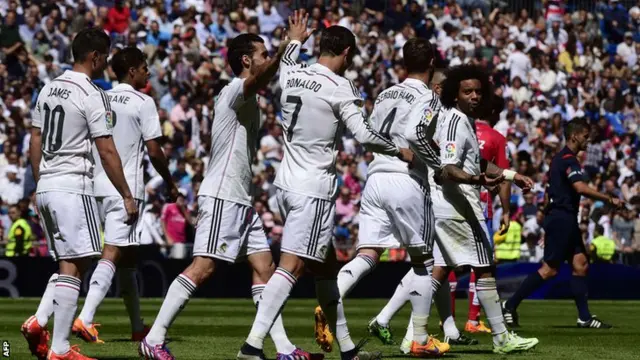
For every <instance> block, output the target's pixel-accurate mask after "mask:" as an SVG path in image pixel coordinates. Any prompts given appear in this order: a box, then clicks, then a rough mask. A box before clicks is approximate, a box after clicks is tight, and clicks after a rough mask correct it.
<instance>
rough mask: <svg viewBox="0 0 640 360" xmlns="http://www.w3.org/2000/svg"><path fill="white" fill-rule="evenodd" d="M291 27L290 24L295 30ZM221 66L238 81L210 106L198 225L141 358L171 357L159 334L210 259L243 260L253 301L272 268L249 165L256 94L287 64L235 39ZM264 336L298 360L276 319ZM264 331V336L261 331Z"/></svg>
mask: <svg viewBox="0 0 640 360" xmlns="http://www.w3.org/2000/svg"><path fill="white" fill-rule="evenodd" d="M297 24H298V23H295V24H294V25H297ZM294 25H292V27H291V29H290V31H289V36H290V37H291V38H292V39H296V40H299V41H302V40H305V38H306V36H307V34H306V27H305V26H304V25H303V26H294ZM228 46H229V52H228V55H227V58H228V61H229V65H230V66H231V69H232V70H233V72H234V73H235V74H236V76H238V77H237V78H234V79H233V80H232V81H231V82H230V83H229V84H228V85H227V86H225V87H224V88H223V89H222V91H221V92H220V95H219V97H218V100H217V101H216V106H215V118H214V121H213V124H214V125H213V127H212V129H211V160H210V161H209V166H208V167H207V174H206V175H205V179H204V181H203V182H202V186H201V187H200V192H199V193H198V207H199V214H198V224H197V225H196V238H195V243H194V247H193V256H194V257H193V262H192V263H191V265H189V267H187V269H185V270H184V272H183V273H182V274H180V275H178V277H177V278H176V279H175V280H174V281H173V283H172V284H171V286H170V287H169V291H168V292H167V296H166V297H165V300H164V302H163V303H162V307H161V308H160V312H159V313H158V316H157V317H156V320H155V322H154V324H153V327H152V328H151V331H150V332H149V334H148V335H147V336H146V337H145V338H144V340H143V341H142V342H141V343H140V345H139V352H140V355H141V356H143V357H144V358H146V359H162V360H166V359H174V357H173V355H171V353H170V352H169V349H168V348H167V346H166V344H165V339H166V334H167V330H168V329H169V327H170V326H171V324H172V323H173V321H174V320H175V318H176V316H177V315H178V313H179V312H180V311H181V310H182V309H183V308H184V307H185V305H186V303H187V302H188V301H189V299H190V298H191V296H192V295H193V293H194V292H195V291H196V289H197V288H198V287H199V286H200V285H202V284H203V283H204V282H205V281H206V280H207V279H209V278H210V277H211V275H212V274H213V272H214V270H215V260H222V261H227V262H235V261H236V260H238V259H241V258H243V257H245V256H246V257H247V260H248V262H249V263H250V264H251V266H252V268H253V287H252V289H251V290H252V294H253V299H254V301H255V302H256V303H260V304H262V300H260V295H261V293H262V291H263V289H264V288H265V284H266V283H267V281H268V280H269V278H270V277H271V275H272V274H273V270H274V265H273V259H272V257H271V251H270V249H269V244H268V243H267V239H266V236H265V233H264V229H263V227H262V221H261V220H260V217H259V216H258V214H257V213H256V211H255V210H254V209H253V207H252V205H251V195H250V194H251V179H252V178H253V176H252V173H251V161H252V159H253V158H254V155H255V152H256V143H257V135H258V130H259V128H260V113H259V109H258V104H257V101H256V92H257V91H258V90H259V89H261V88H262V87H264V86H265V85H267V83H268V82H269V81H270V80H271V78H272V77H273V76H274V75H275V73H276V72H277V71H278V65H279V63H280V62H281V61H282V63H293V61H295V59H296V58H295V57H293V56H292V54H291V52H287V53H286V54H285V52H284V49H285V46H286V43H285V44H283V45H282V46H281V47H280V49H278V53H277V56H276V57H274V58H270V57H269V54H268V52H267V50H266V48H265V46H264V41H263V40H262V38H261V37H260V36H257V35H252V34H242V35H239V36H237V37H236V38H234V39H232V40H231V41H229V43H228ZM274 320H275V323H274V324H273V327H271V326H270V327H269V329H270V330H271V338H272V339H273V340H274V342H275V345H276V349H277V351H278V355H277V359H278V360H297V359H306V358H308V357H309V356H310V354H309V353H307V352H304V351H302V350H300V349H298V348H296V347H295V346H294V345H293V344H291V342H290V341H289V339H288V338H287V336H286V333H285V331H284V327H283V325H282V319H281V318H280V317H279V316H278V318H277V320H276V319H275V317H274ZM269 329H267V331H269Z"/></svg>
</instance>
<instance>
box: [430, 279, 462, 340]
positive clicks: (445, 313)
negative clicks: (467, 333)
mask: <svg viewBox="0 0 640 360" xmlns="http://www.w3.org/2000/svg"><path fill="white" fill-rule="evenodd" d="M449 290H450V288H449V282H448V281H447V280H445V281H444V282H443V283H442V286H440V288H439V289H438V291H437V292H436V293H435V295H434V297H435V303H436V308H437V309H438V315H440V321H442V328H443V329H444V335H445V336H446V337H449V338H451V339H457V338H459V337H460V331H459V330H458V328H457V327H456V322H455V320H454V319H453V316H452V315H451V295H450V294H449Z"/></svg>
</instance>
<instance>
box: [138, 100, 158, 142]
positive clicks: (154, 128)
mask: <svg viewBox="0 0 640 360" xmlns="http://www.w3.org/2000/svg"><path fill="white" fill-rule="evenodd" d="M140 128H141V130H142V139H144V141H149V140H153V139H157V138H159V137H162V127H161V126H160V117H159V116H158V109H157V108H156V103H155V101H153V98H150V97H149V98H146V100H145V101H144V102H143V103H142V106H140Z"/></svg>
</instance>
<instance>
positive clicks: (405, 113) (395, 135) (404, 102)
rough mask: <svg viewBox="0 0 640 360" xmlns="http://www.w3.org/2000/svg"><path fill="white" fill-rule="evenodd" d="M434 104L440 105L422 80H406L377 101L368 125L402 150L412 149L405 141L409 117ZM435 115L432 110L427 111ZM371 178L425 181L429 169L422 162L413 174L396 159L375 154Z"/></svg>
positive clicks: (385, 91)
mask: <svg viewBox="0 0 640 360" xmlns="http://www.w3.org/2000/svg"><path fill="white" fill-rule="evenodd" d="M425 102H432V103H437V104H439V100H438V99H437V97H436V96H435V94H434V93H433V92H432V91H431V90H430V89H429V88H428V87H427V86H426V85H425V84H424V83H423V82H422V81H420V80H417V79H412V78H407V79H406V80H405V81H403V82H402V83H401V84H397V85H394V86H392V87H390V88H388V89H386V90H384V91H383V92H381V93H380V94H379V95H378V97H377V98H376V101H375V104H374V108H373V112H372V113H371V117H370V118H369V121H370V122H371V125H372V126H373V128H374V129H375V130H377V131H378V132H379V133H380V135H382V136H384V137H386V138H387V139H390V140H392V141H393V142H394V143H395V144H396V145H398V146H400V147H409V143H408V141H407V140H406V138H405V131H406V127H407V125H408V124H409V122H410V119H409V114H410V113H411V111H412V110H413V108H414V107H415V106H416V105H418V104H423V103H425ZM427 109H428V111H432V110H431V108H430V107H429V108H427ZM367 173H368V175H369V176H370V175H373V174H375V173H401V174H414V175H416V176H418V177H419V178H421V179H426V175H427V173H426V165H424V163H423V162H422V161H418V164H417V165H416V166H414V167H413V168H412V169H411V170H410V169H409V166H407V163H406V162H404V161H402V160H400V159H398V158H397V157H395V156H389V155H382V154H378V153H374V159H373V161H372V162H371V164H369V170H368V171H367Z"/></svg>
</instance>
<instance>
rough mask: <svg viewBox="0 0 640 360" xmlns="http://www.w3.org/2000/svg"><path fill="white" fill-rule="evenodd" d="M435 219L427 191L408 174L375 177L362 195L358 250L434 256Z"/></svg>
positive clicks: (389, 174)
mask: <svg viewBox="0 0 640 360" xmlns="http://www.w3.org/2000/svg"><path fill="white" fill-rule="evenodd" d="M434 225H435V218H434V215H433V207H432V203H431V197H430V196H429V192H428V189H427V188H426V187H424V186H422V184H421V180H419V179H414V178H412V177H411V176H409V175H406V174H394V173H387V174H381V173H376V174H373V175H371V176H370V177H369V178H368V179H367V184H366V186H365V188H364V192H363V193H362V202H361V208H360V231H359V233H358V249H361V248H395V247H398V243H399V244H400V245H401V246H403V247H406V248H420V249H422V252H423V253H428V254H431V253H432V252H433V242H434V235H435V232H434Z"/></svg>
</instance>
